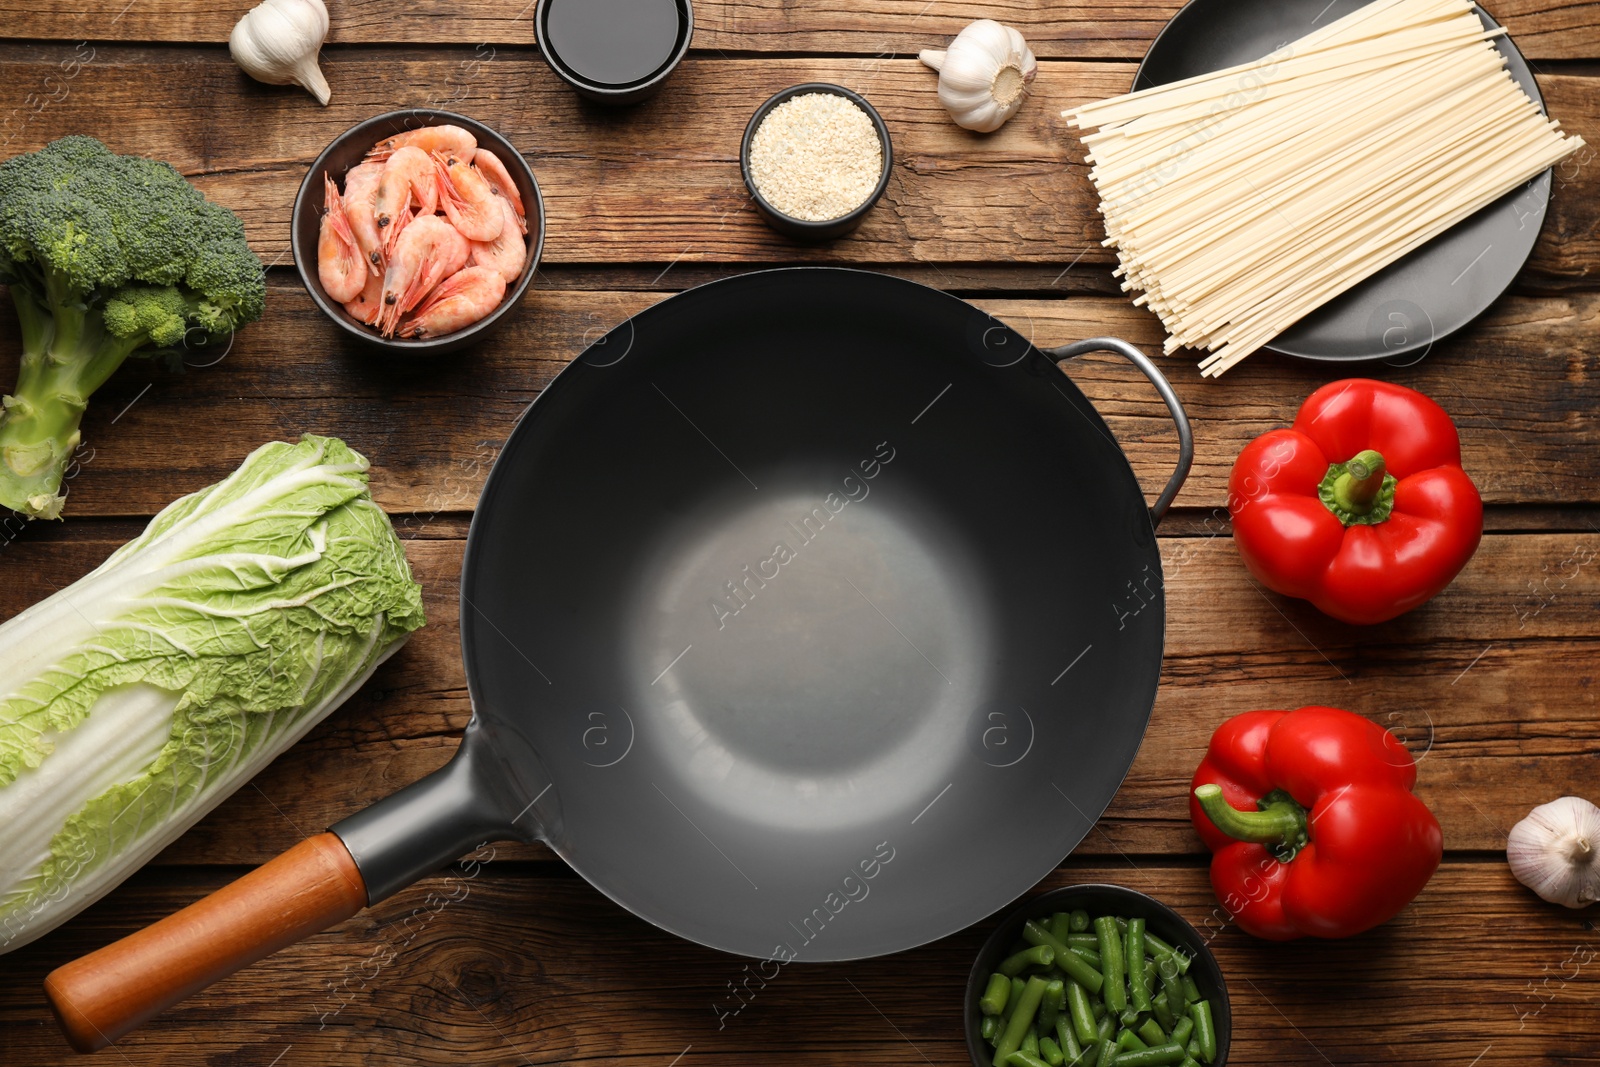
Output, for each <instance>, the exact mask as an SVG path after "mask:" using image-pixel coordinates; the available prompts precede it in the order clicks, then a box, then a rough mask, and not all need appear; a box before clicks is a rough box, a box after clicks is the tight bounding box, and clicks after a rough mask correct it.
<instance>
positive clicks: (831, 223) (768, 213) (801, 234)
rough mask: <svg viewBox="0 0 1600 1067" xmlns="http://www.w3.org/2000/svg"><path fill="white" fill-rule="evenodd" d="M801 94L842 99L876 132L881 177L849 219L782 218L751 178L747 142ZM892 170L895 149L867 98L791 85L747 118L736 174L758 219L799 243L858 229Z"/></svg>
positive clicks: (822, 86)
mask: <svg viewBox="0 0 1600 1067" xmlns="http://www.w3.org/2000/svg"><path fill="white" fill-rule="evenodd" d="M804 93H833V94H834V95H835V96H842V97H844V98H845V99H846V100H848V101H850V102H851V103H852V104H854V105H856V107H859V108H860V109H861V110H862V111H865V112H866V113H867V118H869V119H871V120H872V125H873V127H874V128H875V129H877V131H878V141H879V143H880V144H882V145H883V173H882V174H880V175H878V185H877V187H876V188H874V189H873V190H872V195H871V196H869V197H867V199H866V200H865V201H863V202H862V204H861V206H860V207H858V208H856V209H855V210H854V211H852V212H850V213H849V214H848V215H841V216H839V217H838V218H836V219H823V220H821V221H820V222H812V221H810V220H808V219H797V218H795V217H794V216H793V215H785V214H784V213H783V212H781V211H779V210H778V209H777V208H775V207H773V206H772V205H771V204H769V203H767V200H766V198H765V197H763V196H762V195H761V190H760V189H757V188H756V183H755V179H754V178H752V177H751V176H750V142H751V141H752V140H753V139H754V138H755V135H756V130H757V129H758V128H759V127H760V126H761V120H762V119H765V118H766V117H767V113H768V112H770V111H771V110H772V109H773V108H775V107H777V106H778V105H779V104H781V103H783V102H784V101H785V100H788V99H790V98H791V97H796V96H800V95H802V94H804ZM893 167H894V148H893V147H892V146H891V145H890V143H889V127H887V126H885V125H884V124H883V116H881V115H879V114H878V111H877V109H876V108H874V107H873V106H872V105H871V104H869V103H867V98H866V97H864V96H862V95H860V94H859V93H852V92H851V91H850V90H849V89H846V88H844V87H843V86H840V85H833V84H831V83H829V82H806V83H805V84H804V85H791V86H790V87H789V88H787V89H784V90H783V91H782V92H778V93H774V94H773V95H772V96H770V97H769V98H768V99H767V101H766V103H764V104H762V105H761V106H760V107H758V108H756V113H755V114H754V115H751V116H750V123H749V125H747V126H745V128H744V141H743V142H742V143H741V144H740V145H739V170H740V171H741V172H742V173H743V174H744V185H745V188H746V189H749V190H750V196H751V198H752V199H754V200H755V203H756V210H757V211H759V212H760V213H761V217H762V218H764V219H766V220H767V225H769V226H771V227H772V228H773V229H774V230H777V231H778V232H779V233H782V234H787V235H789V236H790V237H796V238H799V239H800V240H802V241H826V240H828V239H829V238H832V237H842V236H844V235H845V234H847V233H849V232H850V231H851V230H853V229H855V228H856V227H857V226H860V225H861V220H862V219H864V218H866V217H867V212H869V211H871V210H872V205H874V204H876V203H877V202H878V200H879V199H880V198H881V197H882V196H883V191H884V190H885V189H887V188H888V187H889V172H890V170H891V169H892V168H893Z"/></svg>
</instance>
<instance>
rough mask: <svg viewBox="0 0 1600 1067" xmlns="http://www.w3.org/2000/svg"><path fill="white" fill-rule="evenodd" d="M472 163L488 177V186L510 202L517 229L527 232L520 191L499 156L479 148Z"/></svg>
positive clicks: (526, 221)
mask: <svg viewBox="0 0 1600 1067" xmlns="http://www.w3.org/2000/svg"><path fill="white" fill-rule="evenodd" d="M472 165H473V166H474V167H477V168H478V170H479V171H480V172H481V173H482V174H483V176H484V178H486V179H488V182H489V188H491V189H493V190H494V191H495V192H497V193H499V194H500V195H501V196H503V197H505V198H506V199H507V200H509V201H510V202H511V208H512V210H513V211H515V212H516V216H517V229H519V230H521V231H522V232H523V233H527V232H528V214H527V212H526V211H525V210H523V207H522V193H521V192H520V191H518V189H517V183H516V182H514V181H512V180H511V172H510V171H508V170H506V165H505V164H504V163H502V162H500V157H499V156H497V155H495V154H494V153H493V152H491V151H489V150H488V149H487V148H480V149H478V151H477V153H476V154H475V155H474V156H473V157H472Z"/></svg>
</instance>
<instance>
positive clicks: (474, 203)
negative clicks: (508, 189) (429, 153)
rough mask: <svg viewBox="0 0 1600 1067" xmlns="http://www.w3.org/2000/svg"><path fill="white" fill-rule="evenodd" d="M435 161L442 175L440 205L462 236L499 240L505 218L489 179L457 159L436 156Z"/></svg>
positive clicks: (436, 154) (474, 238)
mask: <svg viewBox="0 0 1600 1067" xmlns="http://www.w3.org/2000/svg"><path fill="white" fill-rule="evenodd" d="M433 159H434V166H435V168H436V169H437V170H438V174H439V206H440V207H442V208H444V213H445V215H446V216H447V217H448V218H449V219H450V222H451V224H452V225H454V226H455V228H456V229H458V230H460V231H461V236H463V237H465V238H466V239H467V240H469V241H492V240H494V239H495V238H496V237H499V236H500V229H501V227H503V226H504V225H505V218H506V217H505V216H504V215H503V214H501V212H500V205H499V204H498V203H496V201H498V200H499V199H500V198H499V197H497V196H495V194H494V190H493V189H491V188H490V187H489V182H488V179H486V178H485V177H484V176H483V175H482V174H481V173H479V172H478V171H476V170H474V169H473V168H472V166H471V165H470V164H468V163H465V162H463V160H462V159H461V158H460V157H458V156H452V155H445V154H444V153H435V154H434V157H433Z"/></svg>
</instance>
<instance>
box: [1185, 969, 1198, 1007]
mask: <svg viewBox="0 0 1600 1067" xmlns="http://www.w3.org/2000/svg"><path fill="white" fill-rule="evenodd" d="M1183 995H1184V998H1185V999H1184V1003H1185V1004H1193V1003H1194V1002H1195V1001H1197V1000H1199V999H1200V987H1199V986H1197V985H1195V984H1194V979H1193V978H1190V977H1189V976H1188V975H1184V976H1183Z"/></svg>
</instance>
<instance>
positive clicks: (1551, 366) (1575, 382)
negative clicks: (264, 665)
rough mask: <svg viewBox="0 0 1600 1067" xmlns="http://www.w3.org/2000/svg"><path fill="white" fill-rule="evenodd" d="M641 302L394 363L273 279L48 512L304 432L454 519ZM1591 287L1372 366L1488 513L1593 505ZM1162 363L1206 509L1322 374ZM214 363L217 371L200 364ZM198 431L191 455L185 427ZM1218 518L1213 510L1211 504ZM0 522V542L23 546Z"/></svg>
mask: <svg viewBox="0 0 1600 1067" xmlns="http://www.w3.org/2000/svg"><path fill="white" fill-rule="evenodd" d="M659 299H661V294H658V293H639V292H571V291H556V290H546V289H542V288H536V289H534V290H532V291H530V293H529V295H528V297H527V298H526V300H525V301H524V303H523V304H522V306H521V307H519V308H518V309H516V310H515V311H514V312H512V314H511V315H509V316H508V317H507V321H506V323H505V325H504V328H503V329H502V330H501V332H500V333H498V334H497V335H495V336H494V337H493V338H491V339H490V340H488V341H487V342H485V343H484V344H482V345H481V346H479V347H478V348H476V349H474V350H471V351H469V352H468V353H465V354H463V355H460V356H452V357H449V358H447V359H442V360H436V361H408V362H395V361H393V360H391V359H385V358H384V357H382V356H375V355H373V354H372V353H371V352H370V351H369V350H368V349H367V348H365V347H364V346H361V345H359V344H358V343H356V342H355V341H353V340H351V339H347V338H346V337H344V335H343V333H342V331H339V330H337V329H336V328H335V327H334V326H333V324H332V323H329V322H328V321H327V320H326V319H325V318H324V317H322V315H321V313H320V312H319V311H318V310H317V308H316V306H315V305H314V304H312V303H311V299H310V297H309V296H307V295H306V293H305V291H304V290H303V289H301V288H300V286H299V284H298V283H297V282H296V281H294V280H291V279H290V278H288V277H285V276H284V275H283V274H281V273H277V274H274V276H273V284H272V286H271V288H270V290H269V294H268V302H267V315H266V318H265V319H264V320H263V321H262V322H260V323H257V324H255V325H252V326H250V327H247V328H246V329H244V330H243V331H241V332H240V333H239V335H238V336H237V337H236V338H235V339H234V343H233V345H232V347H231V348H228V349H227V350H226V355H225V356H219V354H218V353H217V352H215V351H211V352H196V353H194V354H193V355H192V357H191V359H192V362H194V363H195V364H197V366H196V367H194V368H192V369H191V370H189V371H188V372H187V373H185V374H181V375H180V374H172V373H169V372H167V371H164V370H161V369H159V368H156V367H155V366H153V365H152V364H150V363H148V362H141V361H131V362H129V363H128V364H126V365H125V366H124V367H123V368H122V370H120V371H119V372H118V374H117V376H116V377H115V378H113V379H112V381H111V382H110V383H108V384H107V385H106V386H105V387H104V388H102V389H101V390H100V391H99V393H97V394H96V396H95V398H94V400H93V401H92V402H91V404H90V406H89V412H88V414H87V416H86V418H85V421H84V424H83V434H84V441H85V445H84V447H83V448H82V449H81V451H80V460H81V462H80V463H79V464H78V466H77V467H76V468H75V469H74V471H73V473H72V477H71V479H70V480H69V482H68V483H67V484H68V487H69V494H70V495H69V503H68V504H67V507H66V514H67V518H68V521H69V522H70V521H71V520H72V519H74V518H86V517H89V516H93V515H153V514H154V513H155V512H156V511H158V510H159V509H160V508H162V507H164V506H165V505H166V504H168V503H169V502H171V501H172V499H174V498H175V497H177V496H179V495H181V494H183V493H186V492H192V491H194V490H196V489H199V488H201V487H202V486H205V485H207V484H209V483H211V482H213V481H216V480H218V479H220V478H222V477H224V476H225V475H226V474H227V473H228V472H230V471H231V470H233V468H234V467H235V466H237V465H238V463H239V461H240V460H242V459H243V458H244V456H245V455H246V454H247V453H248V452H249V451H250V450H251V449H252V448H255V447H256V446H257V445H260V444H261V443H263V442H265V441H267V440H271V439H280V438H289V439H292V438H294V437H296V436H298V435H299V434H300V433H301V432H303V431H308V430H309V431H314V432H317V433H329V434H336V435H338V436H341V437H343V438H344V439H345V440H347V441H348V442H349V443H350V444H351V445H352V446H354V447H355V448H357V449H359V450H361V451H362V452H363V453H364V454H366V455H367V456H369V457H370V458H371V459H372V460H373V463H374V469H373V472H372V485H373V492H374V494H375V495H376V497H377V499H378V500H379V502H380V503H382V504H383V505H384V506H385V507H386V508H388V509H389V510H390V511H392V512H396V513H409V514H410V515H411V516H412V517H411V518H408V519H403V520H401V521H402V522H403V523H404V524H405V525H406V526H407V528H411V527H416V526H418V525H421V524H422V523H423V522H424V521H425V518H426V517H427V516H430V515H436V514H438V513H440V512H446V511H468V510H471V508H472V507H473V506H474V504H475V502H476V501H477V498H478V493H479V490H480V489H481V488H482V485H483V480H484V478H485V477H486V476H487V474H488V471H489V466H490V464H491V463H492V461H493V459H494V456H495V455H496V454H497V453H498V450H499V447H500V444H501V442H503V441H504V439H505V436H506V434H507V433H508V432H509V431H510V428H511V427H512V426H513V425H514V424H515V422H516V419H517V417H518V416H519V415H520V414H521V413H522V410H523V409H524V408H525V407H526V406H527V404H528V403H529V402H530V401H531V400H533V398H534V397H535V396H536V395H537V394H538V392H539V390H540V389H542V388H543V387H544V385H545V384H547V383H548V382H549V381H550V379H551V378H552V377H553V376H554V375H555V373H556V372H557V371H558V370H560V369H561V367H562V366H563V365H564V364H565V363H566V362H567V361H568V360H570V359H571V358H572V357H574V356H575V355H576V354H577V353H578V352H580V351H581V350H582V348H583V346H584V345H585V344H586V343H587V342H588V341H592V340H594V339H596V338H598V337H600V336H602V335H603V334H604V332H605V331H606V330H608V329H610V328H611V327H612V326H615V325H616V324H617V323H619V322H621V321H622V320H623V319H625V318H627V317H628V316H629V315H631V314H634V313H636V312H637V311H639V310H642V309H643V308H645V307H648V306H650V305H651V304H652V303H654V302H656V301H657V300H659ZM975 303H977V304H978V306H979V307H982V308H984V309H985V310H987V311H990V312H991V313H993V314H996V315H998V316H999V317H1000V318H1001V319H1003V320H1004V321H1006V322H1008V323H1010V324H1012V325H1013V326H1014V327H1015V328H1016V329H1017V330H1018V332H1020V333H1021V334H1022V335H1023V336H1024V337H1027V338H1030V339H1032V340H1033V341H1034V342H1035V343H1037V344H1039V345H1040V346H1045V347H1048V346H1053V345H1057V344H1064V343H1066V342H1068V341H1073V340H1078V339H1080V338H1084V337H1090V336H1095V335H1099V334H1107V333H1109V334H1114V335H1118V336H1122V337H1125V338H1127V339H1129V340H1131V341H1133V342H1134V343H1136V344H1139V345H1142V346H1144V347H1145V348H1146V350H1158V347H1159V338H1160V333H1159V325H1158V324H1157V323H1156V322H1155V320H1154V319H1153V318H1152V317H1151V316H1150V315H1148V314H1147V313H1146V312H1143V311H1141V310H1138V309H1135V308H1133V307H1131V306H1130V305H1129V304H1128V303H1127V302H1126V301H1124V300H1120V299H1108V298H1097V297H1069V298H1063V299H1054V300H1035V299H1029V300H1016V299H991V298H987V297H984V298H980V299H977V300H976V301H975ZM1597 333H1600V295H1597V294H1592V293H1571V294H1560V295H1551V296H1543V297H1534V296H1510V297H1507V298H1505V299H1504V300H1502V301H1501V302H1500V303H1499V304H1497V305H1496V306H1495V307H1494V309H1493V310H1491V311H1490V313H1489V314H1488V316H1486V318H1485V319H1484V320H1483V321H1482V322H1480V323H1479V324H1477V325H1475V326H1474V327H1473V328H1472V330H1471V331H1470V332H1468V333H1466V334H1463V335H1460V336H1458V337H1457V338H1453V339H1450V340H1446V341H1444V342H1441V343H1440V344H1438V345H1437V346H1435V347H1434V348H1433V349H1432V350H1431V351H1430V352H1429V353H1428V356H1427V358H1425V359H1424V360H1422V361H1421V362H1420V363H1418V364H1416V365H1414V366H1410V367H1403V368H1402V367H1387V366H1383V365H1379V366H1377V367H1375V368H1368V369H1367V371H1366V372H1367V373H1369V374H1370V373H1377V374H1379V375H1380V376H1382V377H1386V378H1390V379H1393V380H1395V381H1398V382H1400V383H1402V384H1405V385H1409V386H1412V387H1414V388H1417V389H1420V390H1422V391H1423V392H1425V393H1427V394H1428V395H1430V396H1432V397H1434V398H1435V399H1437V400H1438V401H1439V402H1440V403H1441V404H1442V405H1444V407H1445V409H1446V410H1447V411H1449V412H1450V413H1451V415H1452V416H1453V417H1454V418H1455V419H1456V421H1457V424H1458V426H1459V427H1460V431H1461V436H1462V442H1463V448H1464V462H1465V464H1466V467H1467V470H1468V471H1469V472H1470V473H1471V474H1472V476H1473V478H1474V479H1475V480H1476V481H1477V484H1478V487H1479V490H1480V492H1482V494H1483V496H1484V498H1485V500H1487V501H1489V502H1490V503H1491V504H1534V503H1540V504H1585V503H1594V502H1597V501H1600V496H1597V491H1596V486H1597V485H1600V452H1597V451H1596V450H1595V449H1594V448H1592V447H1590V446H1589V442H1591V441H1592V440H1593V435H1594V432H1595V427H1594V422H1595V418H1596V415H1595V412H1596V411H1597V410H1600V368H1597V360H1600V352H1597V351H1596V349H1595V346H1594V343H1593V338H1594V337H1595V336H1596V334H1597ZM17 353H18V348H17V332H16V326H15V323H14V319H13V315H12V310H11V307H10V304H9V302H8V301H0V382H7V383H9V382H11V381H13V380H15V379H14V375H15V360H16V358H17ZM1160 362H1161V365H1162V367H1163V369H1164V370H1165V371H1166V373H1167V374H1168V375H1169V377H1171V378H1172V380H1173V382H1174V384H1175V387H1176V388H1177V390H1178V393H1179V395H1180V397H1181V398H1182V400H1183V402H1184V404H1185V405H1186V407H1187V409H1188V411H1189V416H1190V418H1191V420H1192V421H1193V423H1194V427H1195V435H1196V461H1195V467H1194V471H1193V473H1192V474H1191V475H1190V478H1189V481H1188V483H1187V485H1186V486H1185V488H1184V490H1183V492H1182V493H1180V494H1179V496H1178V504H1179V505H1180V506H1182V507H1186V508H1199V509H1204V510H1205V511H1206V512H1207V513H1213V512H1214V511H1215V509H1219V508H1223V507H1225V505H1226V502H1227V478H1228V472H1229V470H1230V469H1231V467H1232V463H1233V459H1234V457H1235V456H1237V455H1238V453H1239V450H1240V449H1241V448H1243V447H1244V445H1245V444H1246V443H1247V442H1249V441H1250V440H1251V439H1252V438H1254V437H1255V436H1257V435H1258V434H1260V433H1263V432H1265V431H1266V430H1268V429H1272V428H1273V427H1277V426H1285V425H1288V424H1289V423H1290V422H1291V421H1293V418H1294V412H1295V410H1296V409H1297V408H1298V407H1299V405H1300V402H1301V401H1302V400H1303V399H1304V398H1305V397H1306V396H1307V395H1308V394H1309V393H1310V392H1311V391H1312V390H1313V389H1315V388H1317V387H1318V386H1319V385H1322V384H1323V383H1324V382H1326V381H1329V380H1331V379H1333V378H1336V377H1338V376H1339V375H1338V373H1337V372H1336V371H1332V370H1331V369H1326V368H1324V367H1322V366H1320V365H1316V364H1308V363H1303V362H1294V361H1289V360H1282V359H1278V358H1276V357H1272V356H1267V355H1261V356H1256V357H1252V358H1251V359H1250V360H1247V361H1246V363H1245V365H1244V366H1242V367H1240V368H1239V369H1237V370H1235V371H1233V372H1231V373H1230V374H1229V375H1228V376H1227V377H1226V378H1224V379H1223V380H1222V381H1220V382H1213V381H1206V380H1202V379H1201V378H1200V377H1199V374H1198V372H1197V371H1196V370H1195V369H1194V368H1193V366H1192V364H1191V362H1190V361H1189V360H1188V359H1187V358H1185V357H1184V356H1182V355H1178V356H1172V357H1165V358H1162V359H1161V361H1160ZM209 363H214V364H215V365H213V366H206V364H209ZM1067 372H1068V373H1069V374H1070V375H1071V376H1072V377H1073V378H1074V379H1075V380H1076V381H1077V382H1078V384H1079V385H1080V386H1081V387H1082V388H1083V390H1084V392H1085V393H1086V394H1087V395H1088V397H1089V398H1090V400H1092V401H1093V402H1094V404H1095V406H1096V407H1097V408H1098V409H1099V410H1100V412H1101V413H1102V414H1104V415H1105V416H1106V418H1107V421H1108V423H1109V424H1110V426H1111V429H1112V431H1113V433H1115V434H1116V436H1117V439H1118V441H1119V442H1120V443H1121V445H1122V447H1123V448H1124V449H1125V450H1126V451H1127V453H1128V454H1129V456H1130V458H1131V460H1132V462H1133V466H1134V470H1135V472H1136V474H1137V475H1138V477H1139V478H1140V481H1141V483H1142V484H1143V485H1144V486H1145V487H1146V489H1147V491H1149V492H1151V493H1152V494H1153V493H1154V492H1155V491H1156V490H1158V489H1159V488H1160V487H1161V486H1162V485H1163V484H1165V482H1166V479H1167V475H1168V473H1169V472H1170V469H1171V466H1172V463H1173V461H1174V458H1175V454H1176V451H1175V450H1176V446H1175V436H1174V433H1173V430H1172V423H1171V421H1170V419H1169V417H1168V415H1167V413H1166V408H1165V406H1164V405H1163V404H1162V402H1161V400H1160V399H1159V398H1158V397H1157V395H1156V393H1155V391H1154V390H1152V389H1151V388H1150V386H1149V384H1148V383H1147V382H1145V380H1144V379H1143V378H1142V377H1141V376H1140V375H1139V374H1138V372H1137V371H1135V370H1133V369H1132V368H1131V367H1129V366H1127V365H1126V364H1124V363H1121V362H1120V361H1117V360H1116V359H1115V357H1090V358H1086V359H1084V360H1081V361H1077V362H1076V364H1074V365H1069V366H1068V368H1067ZM196 426H202V427H205V428H206V431H207V436H206V444H205V447H197V446H196V443H195V436H194V429H195V427H196ZM1217 515H1218V518H1220V513H1217ZM43 532H44V531H43V530H42V529H39V528H37V527H36V528H35V532H28V531H24V530H23V528H22V526H21V524H20V522H19V521H17V520H4V519H0V545H3V544H5V543H7V542H9V541H11V540H12V539H14V538H20V539H22V540H27V539H29V538H31V537H35V536H41V535H42V534H43Z"/></svg>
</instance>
